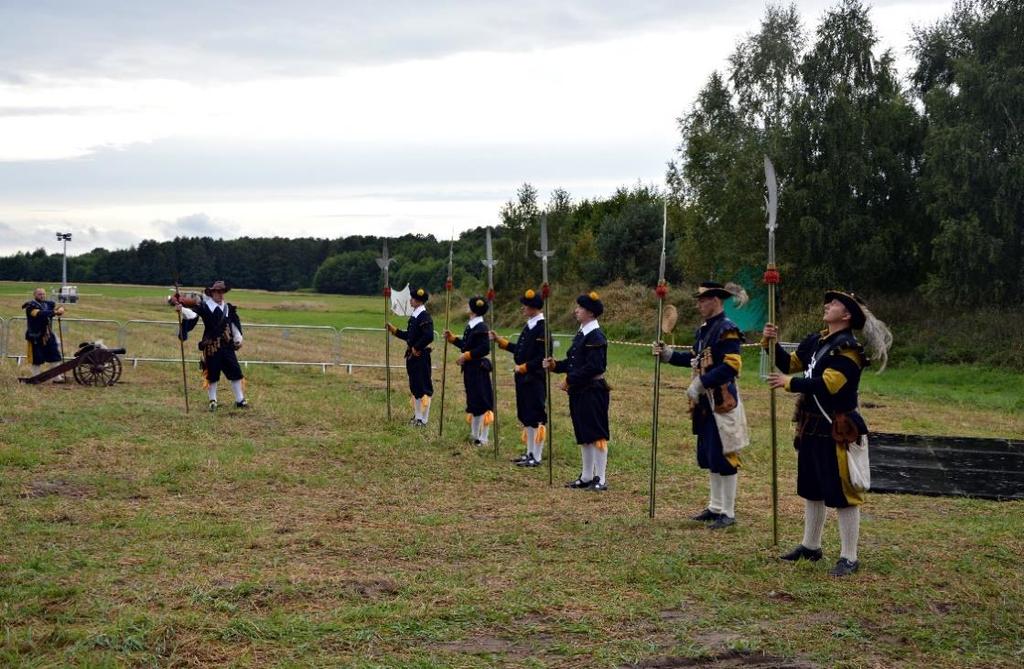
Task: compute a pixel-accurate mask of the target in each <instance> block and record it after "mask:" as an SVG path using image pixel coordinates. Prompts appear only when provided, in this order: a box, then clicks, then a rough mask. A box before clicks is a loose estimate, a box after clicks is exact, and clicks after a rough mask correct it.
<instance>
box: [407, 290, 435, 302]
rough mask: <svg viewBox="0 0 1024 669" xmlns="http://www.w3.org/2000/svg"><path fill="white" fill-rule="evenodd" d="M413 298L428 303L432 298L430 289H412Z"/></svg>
mask: <svg viewBox="0 0 1024 669" xmlns="http://www.w3.org/2000/svg"><path fill="white" fill-rule="evenodd" d="M411 297H412V298H414V299H417V300H419V301H420V302H423V303H426V301H427V300H429V299H430V291H429V290H427V289H426V288H417V289H416V290H414V291H412V295H411Z"/></svg>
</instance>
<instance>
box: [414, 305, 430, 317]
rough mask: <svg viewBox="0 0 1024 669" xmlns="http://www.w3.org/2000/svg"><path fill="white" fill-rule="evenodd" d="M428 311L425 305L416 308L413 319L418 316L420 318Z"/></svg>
mask: <svg viewBox="0 0 1024 669" xmlns="http://www.w3.org/2000/svg"><path fill="white" fill-rule="evenodd" d="M426 310H427V308H426V307H425V306H424V305H422V304H421V305H420V306H418V307H416V308H415V309H413V310H412V317H413V318H416V317H417V316H419V315H420V314H422V313H423V312H424V311H426Z"/></svg>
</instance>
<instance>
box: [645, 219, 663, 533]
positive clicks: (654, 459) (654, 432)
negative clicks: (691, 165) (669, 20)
mask: <svg viewBox="0 0 1024 669" xmlns="http://www.w3.org/2000/svg"><path fill="white" fill-rule="evenodd" d="M667 239H668V202H667V201H666V202H665V203H664V204H663V205H662V214H661V260H659V262H658V285H657V287H656V288H655V289H654V294H655V295H656V296H657V297H658V320H657V322H656V323H655V327H654V341H656V342H659V343H660V342H661V317H662V314H663V312H664V309H665V296H666V295H668V283H666V282H665V244H666V240H667ZM660 408H661V356H660V355H658V356H655V357H654V408H653V410H652V411H651V490H650V496H649V500H650V501H649V508H648V509H647V515H648V516H649V517H651V518H654V506H655V499H656V496H657V489H658V413H659V410H660Z"/></svg>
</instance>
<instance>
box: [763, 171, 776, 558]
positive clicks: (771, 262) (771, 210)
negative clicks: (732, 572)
mask: <svg viewBox="0 0 1024 669" xmlns="http://www.w3.org/2000/svg"><path fill="white" fill-rule="evenodd" d="M764 185H765V188H766V189H767V191H768V194H767V196H766V197H765V209H766V210H767V214H768V224H767V225H766V226H765V227H767V228H768V267H767V268H766V269H765V272H764V282H765V284H767V286H768V322H769V323H771V324H772V325H777V323H776V322H775V318H776V314H775V290H776V286H778V284H779V280H780V276H779V270H778V269H777V268H776V266H775V229H776V228H777V227H778V222H777V221H776V215H777V213H778V208H779V188H778V182H777V181H776V179H775V166H774V165H772V161H771V160H769V158H768V156H765V157H764ZM766 343H767V346H768V350H767V353H768V355H767V358H768V372H769V373H770V372H773V371H775V339H774V338H772V339H770V340H768V341H767V342H766ZM768 396H769V406H770V411H771V428H772V545H773V546H777V545H778V544H779V470H778V425H777V421H776V416H775V387H774V386H773V387H772V388H771V390H770V391H769V395H768Z"/></svg>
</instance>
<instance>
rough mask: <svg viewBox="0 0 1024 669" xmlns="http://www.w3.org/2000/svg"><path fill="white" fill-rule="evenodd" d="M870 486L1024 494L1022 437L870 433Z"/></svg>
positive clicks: (907, 490)
mask: <svg viewBox="0 0 1024 669" xmlns="http://www.w3.org/2000/svg"><path fill="white" fill-rule="evenodd" d="M868 439H869V441H870V455H871V490H872V491H874V492H896V493H914V494H919V495H948V496H957V497H980V498H983V499H1002V500H1009V499H1024V441H1013V440H1010V439H977V438H972V437H930V436H920V435H915V434H887V433H872V434H871V435H870V436H869V438H868Z"/></svg>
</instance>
